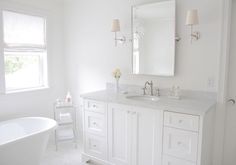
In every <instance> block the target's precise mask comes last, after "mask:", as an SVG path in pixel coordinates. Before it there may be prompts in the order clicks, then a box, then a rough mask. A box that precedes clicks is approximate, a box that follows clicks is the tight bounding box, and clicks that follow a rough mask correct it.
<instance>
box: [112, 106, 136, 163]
mask: <svg viewBox="0 0 236 165" xmlns="http://www.w3.org/2000/svg"><path fill="white" fill-rule="evenodd" d="M130 109H131V107H130V106H125V105H120V104H109V105H108V145H109V147H108V148H109V161H110V162H112V163H114V164H116V165H130V164H131V163H130V162H131V137H132V136H131V131H130V130H132V129H131V128H130V127H131V125H132V124H131V115H130Z"/></svg>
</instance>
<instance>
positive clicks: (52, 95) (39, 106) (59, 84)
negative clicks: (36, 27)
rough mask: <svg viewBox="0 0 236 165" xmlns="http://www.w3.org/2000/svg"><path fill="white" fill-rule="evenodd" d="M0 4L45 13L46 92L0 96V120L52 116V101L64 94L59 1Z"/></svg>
mask: <svg viewBox="0 0 236 165" xmlns="http://www.w3.org/2000/svg"><path fill="white" fill-rule="evenodd" d="M0 5H1V6H2V5H3V6H5V5H8V6H11V5H13V7H16V8H19V9H20V8H29V9H31V10H32V9H33V10H38V11H43V12H44V13H47V14H48V16H49V18H48V27H49V29H48V34H49V35H48V66H49V85H50V88H49V89H45V90H39V91H31V92H23V93H15V94H7V95H0V121H1V120H5V119H9V118H14V117H21V116H48V117H51V116H52V114H53V102H54V101H55V99H56V98H57V97H61V96H62V95H64V94H65V77H64V75H65V74H64V67H65V65H64V56H63V38H62V37H63V35H62V32H63V29H62V27H63V26H62V24H63V19H62V18H63V17H62V14H63V12H62V7H63V4H62V3H61V1H59V0H50V1H48V0H40V1H39V0H0Z"/></svg>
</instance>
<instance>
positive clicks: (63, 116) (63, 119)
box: [59, 113, 72, 122]
mask: <svg viewBox="0 0 236 165" xmlns="http://www.w3.org/2000/svg"><path fill="white" fill-rule="evenodd" d="M59 117H60V121H61V122H71V121H72V117H71V113H60V115H59Z"/></svg>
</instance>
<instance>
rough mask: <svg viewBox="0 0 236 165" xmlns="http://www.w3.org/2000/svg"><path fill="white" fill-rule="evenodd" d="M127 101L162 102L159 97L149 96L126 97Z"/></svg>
mask: <svg viewBox="0 0 236 165" xmlns="http://www.w3.org/2000/svg"><path fill="white" fill-rule="evenodd" d="M126 98H127V99H132V100H139V101H154V102H155V101H158V100H160V98H159V97H157V96H148V95H134V96H126Z"/></svg>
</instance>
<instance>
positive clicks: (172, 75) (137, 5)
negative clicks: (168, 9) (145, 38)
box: [131, 0, 177, 78]
mask: <svg viewBox="0 0 236 165" xmlns="http://www.w3.org/2000/svg"><path fill="white" fill-rule="evenodd" d="M165 1H174V2H175V11H174V12H175V18H174V21H175V27H174V33H175V34H174V35H175V38H174V41H175V46H174V52H175V53H174V64H173V71H172V74H168V75H167V74H166V75H164V74H163V75H154V74H143V73H140V74H135V73H134V72H133V65H134V64H133V52H134V46H133V44H134V42H133V38H134V33H133V32H134V31H133V29H134V25H133V21H134V19H133V18H134V8H136V7H140V6H144V5H150V4H156V3H159V2H165ZM176 11H177V7H176V0H158V1H156V2H147V3H141V4H136V5H132V6H131V43H132V48H131V52H132V55H131V62H132V64H131V70H132V73H131V74H132V75H137V76H139V75H140V76H158V77H170V78H171V77H174V76H175V74H176V70H175V69H176V13H177V12H176Z"/></svg>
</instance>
